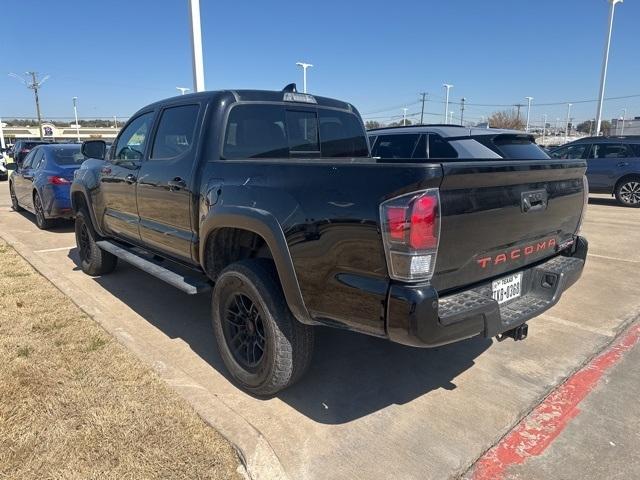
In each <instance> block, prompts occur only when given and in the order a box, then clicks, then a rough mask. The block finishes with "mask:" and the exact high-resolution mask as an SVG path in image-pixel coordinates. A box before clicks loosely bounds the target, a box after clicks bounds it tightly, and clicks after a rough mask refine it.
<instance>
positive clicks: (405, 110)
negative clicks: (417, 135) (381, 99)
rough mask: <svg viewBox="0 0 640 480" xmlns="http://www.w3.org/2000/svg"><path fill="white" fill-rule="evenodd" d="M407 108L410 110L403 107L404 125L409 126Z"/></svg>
mask: <svg viewBox="0 0 640 480" xmlns="http://www.w3.org/2000/svg"><path fill="white" fill-rule="evenodd" d="M407 110H409V109H408V108H403V109H402V126H403V127H406V126H407Z"/></svg>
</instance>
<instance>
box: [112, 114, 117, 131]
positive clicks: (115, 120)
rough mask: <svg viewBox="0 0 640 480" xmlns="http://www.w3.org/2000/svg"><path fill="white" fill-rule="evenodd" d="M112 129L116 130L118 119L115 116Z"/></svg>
mask: <svg viewBox="0 0 640 480" xmlns="http://www.w3.org/2000/svg"><path fill="white" fill-rule="evenodd" d="M113 125H114V127H113V128H118V117H116V116H115V115H114V116H113Z"/></svg>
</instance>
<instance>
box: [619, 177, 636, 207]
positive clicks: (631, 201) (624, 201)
mask: <svg viewBox="0 0 640 480" xmlns="http://www.w3.org/2000/svg"><path fill="white" fill-rule="evenodd" d="M615 193H616V200H618V203H620V205H624V206H625V207H631V208H640V177H638V176H634V177H627V178H625V179H624V180H622V181H621V182H619V183H618V185H616V191H615Z"/></svg>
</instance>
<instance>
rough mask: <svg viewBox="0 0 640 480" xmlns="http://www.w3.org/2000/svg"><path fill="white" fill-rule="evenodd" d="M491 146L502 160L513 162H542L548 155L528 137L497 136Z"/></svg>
mask: <svg viewBox="0 0 640 480" xmlns="http://www.w3.org/2000/svg"><path fill="white" fill-rule="evenodd" d="M493 144H494V145H495V146H496V148H497V150H498V153H500V155H502V157H503V158H509V159H514V160H543V159H548V158H549V155H547V153H546V152H545V151H544V150H542V149H541V148H540V147H539V146H538V145H536V144H535V143H534V142H532V141H531V140H530V139H529V138H528V137H522V136H518V135H498V136H497V137H495V138H494V139H493Z"/></svg>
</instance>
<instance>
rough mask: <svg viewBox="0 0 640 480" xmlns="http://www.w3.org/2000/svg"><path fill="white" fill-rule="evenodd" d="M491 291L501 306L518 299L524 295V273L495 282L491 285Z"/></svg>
mask: <svg viewBox="0 0 640 480" xmlns="http://www.w3.org/2000/svg"><path fill="white" fill-rule="evenodd" d="M491 291H492V292H493V299H494V300H495V301H496V302H498V303H499V304H502V303H505V302H508V301H509V300H513V299H514V298H518V297H519V296H520V294H521V293H522V272H520V273H515V274H513V275H509V276H508V277H504V278H501V279H499V280H495V281H494V282H492V283H491Z"/></svg>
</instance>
